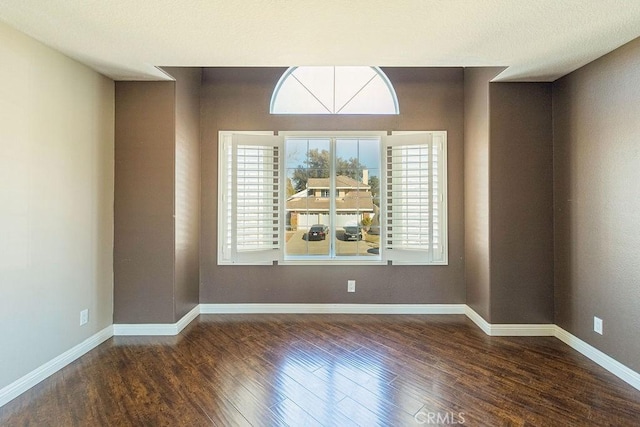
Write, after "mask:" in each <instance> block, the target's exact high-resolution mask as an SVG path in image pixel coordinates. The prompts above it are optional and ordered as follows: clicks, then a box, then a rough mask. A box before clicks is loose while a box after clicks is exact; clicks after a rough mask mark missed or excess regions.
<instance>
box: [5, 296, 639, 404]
mask: <svg viewBox="0 0 640 427" xmlns="http://www.w3.org/2000/svg"><path fill="white" fill-rule="evenodd" d="M267 313H280V314H464V315H466V316H467V317H468V318H469V319H470V320H471V321H473V322H474V323H475V324H476V325H477V326H478V327H479V328H480V329H481V330H482V331H483V332H484V333H485V334H487V335H489V336H553V337H555V338H557V339H559V340H560V341H562V342H564V343H565V344H567V345H568V346H569V347H571V348H573V349H574V350H576V351H578V352H579V353H581V354H583V355H584V356H586V357H588V358H589V359H591V360H592V361H593V362H595V363H597V364H598V365H600V366H601V367H603V368H604V369H606V370H607V371H609V372H611V373H612V374H614V375H616V376H617V377H618V378H620V379H621V380H623V381H625V382H627V383H628V384H629V385H631V386H632V387H634V388H636V389H637V390H640V373H638V372H635V371H634V370H632V369H630V368H629V367H627V366H625V365H623V364H622V363H620V362H618V361H617V360H615V359H613V358H612V357H611V356H608V355H606V354H605V353H603V352H602V351H600V350H598V349H597V348H595V347H593V346H591V345H590V344H587V343H586V342H584V341H582V340H581V339H579V338H577V337H576V336H574V335H572V334H571V333H569V332H567V331H565V330H564V329H562V328H561V327H559V326H557V325H552V324H540V325H536V324H533V325H532V324H522V325H518V324H495V325H492V324H490V323H489V322H487V321H486V320H484V318H482V316H480V315H479V314H478V313H476V311H475V310H473V309H472V308H471V307H469V306H468V305H466V304H199V305H197V306H195V307H194V308H193V309H192V310H191V311H190V312H189V313H187V314H186V315H184V316H183V317H182V318H181V319H180V320H179V321H178V322H176V323H173V324H140V325H131V324H130V325H123V324H121V325H111V326H108V327H106V328H104V329H103V330H101V331H100V332H98V333H96V334H95V335H92V336H91V337H89V338H87V339H86V340H84V341H83V342H81V343H80V344H78V345H76V346H75V347H73V348H71V349H69V350H67V351H65V352H64V353H62V354H61V355H59V356H58V357H56V358H54V359H52V360H50V361H49V362H47V363H45V364H43V365H42V366H40V367H38V368H36V369H35V370H33V371H31V372H30V373H28V374H27V375H25V376H23V377H22V378H19V379H18V380H16V381H14V382H13V383H11V384H9V385H7V386H5V387H4V388H2V389H0V407H2V406H3V405H5V404H6V403H8V402H9V401H11V400H13V399H15V398H16V397H18V396H19V395H21V394H22V393H24V392H25V391H27V390H29V389H30V388H31V387H33V386H35V385H36V384H38V383H39V382H41V381H42V380H44V379H46V378H48V377H49V376H51V375H53V374H54V373H56V372H58V371H59V370H61V369H62V368H64V367H65V366H67V365H68V364H70V363H71V362H73V361H74V360H76V359H78V358H79V357H81V356H83V355H84V354H86V353H88V352H89V351H91V350H93V349H94V348H96V347H97V346H99V345H100V344H102V343H103V342H104V341H106V340H108V339H109V338H111V337H112V336H114V335H177V334H179V333H180V332H181V331H182V330H183V329H184V328H185V327H186V326H187V325H188V324H189V323H191V322H192V321H193V320H194V319H195V318H196V317H198V315H200V314H267Z"/></svg>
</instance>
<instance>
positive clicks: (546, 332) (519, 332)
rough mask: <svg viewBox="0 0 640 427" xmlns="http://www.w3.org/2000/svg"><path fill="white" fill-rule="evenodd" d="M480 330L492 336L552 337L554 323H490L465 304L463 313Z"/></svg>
mask: <svg viewBox="0 0 640 427" xmlns="http://www.w3.org/2000/svg"><path fill="white" fill-rule="evenodd" d="M464 314H466V315H467V317H468V318H469V319H471V321H473V323H475V324H476V325H477V326H478V327H479V328H480V329H482V331H483V332H484V333H485V334H487V335H489V336H492V337H554V336H555V334H556V325H554V324H552V323H544V324H509V323H498V324H491V323H489V322H487V321H486V320H484V318H483V317H482V316H480V315H479V314H478V313H476V311H475V310H474V309H472V308H471V307H469V306H468V305H467V306H465V313H464Z"/></svg>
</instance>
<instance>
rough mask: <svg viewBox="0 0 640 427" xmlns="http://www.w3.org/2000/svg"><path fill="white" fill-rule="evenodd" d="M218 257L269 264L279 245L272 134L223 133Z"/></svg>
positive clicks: (276, 149)
mask: <svg viewBox="0 0 640 427" xmlns="http://www.w3.org/2000/svg"><path fill="white" fill-rule="evenodd" d="M220 139H221V144H222V145H221V150H220V155H221V158H223V159H224V160H223V161H222V162H221V167H220V173H219V178H220V191H219V202H220V210H219V214H220V215H221V216H222V217H221V218H220V222H219V223H220V225H221V227H220V229H219V234H220V236H221V239H220V243H221V244H220V245H219V255H218V256H219V259H220V261H221V262H222V263H234V264H236V263H237V264H271V263H272V262H273V261H276V260H278V259H279V248H280V167H279V162H280V149H281V145H282V144H281V141H282V138H279V137H277V136H272V135H259V134H258V135H256V134H252V135H247V134H237V133H235V134H231V133H225V134H221V138H220Z"/></svg>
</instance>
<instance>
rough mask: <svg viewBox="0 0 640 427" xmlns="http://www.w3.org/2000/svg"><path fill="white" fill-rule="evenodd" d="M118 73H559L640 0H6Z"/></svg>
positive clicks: (632, 26) (41, 31) (3, 14)
mask: <svg viewBox="0 0 640 427" xmlns="http://www.w3.org/2000/svg"><path fill="white" fill-rule="evenodd" d="M0 20H2V21H5V22H6V23H7V24H9V25H10V26H12V27H14V28H17V29H18V30H20V31H22V32H24V33H26V34H28V35H30V36H32V37H34V38H35V39H37V40H40V41H42V42H43V43H45V44H47V45H49V46H51V47H53V48H55V49H57V50H59V51H61V52H63V53H65V54H67V55H68V56H70V57H72V58H75V59H77V60H78V61H80V62H83V63H85V64H87V65H89V66H90V67H92V68H94V69H96V70H97V71H99V72H101V73H103V74H105V75H107V76H110V77H112V78H114V79H116V80H140V79H166V78H167V77H166V75H164V73H162V71H161V70H158V69H157V68H156V66H290V65H379V66H507V67H508V68H507V69H506V70H505V71H504V72H503V73H502V74H501V75H500V76H499V80H507V81H553V80H555V79H557V78H558V77H561V76H563V75H565V74H567V73H569V72H571V71H573V70H575V69H576V68H579V67H580V66H582V65H584V64H586V63H588V62H591V61H592V60H594V59H596V58H598V57H600V56H602V55H603V54H605V53H607V52H610V51H611V50H613V49H615V48H617V47H619V46H621V45H623V44H625V43H626V42H629V41H631V40H633V39H634V38H636V37H639V36H640V0H0Z"/></svg>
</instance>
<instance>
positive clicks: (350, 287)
mask: <svg viewBox="0 0 640 427" xmlns="http://www.w3.org/2000/svg"><path fill="white" fill-rule="evenodd" d="M355 291H356V281H355V280H347V292H355Z"/></svg>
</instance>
